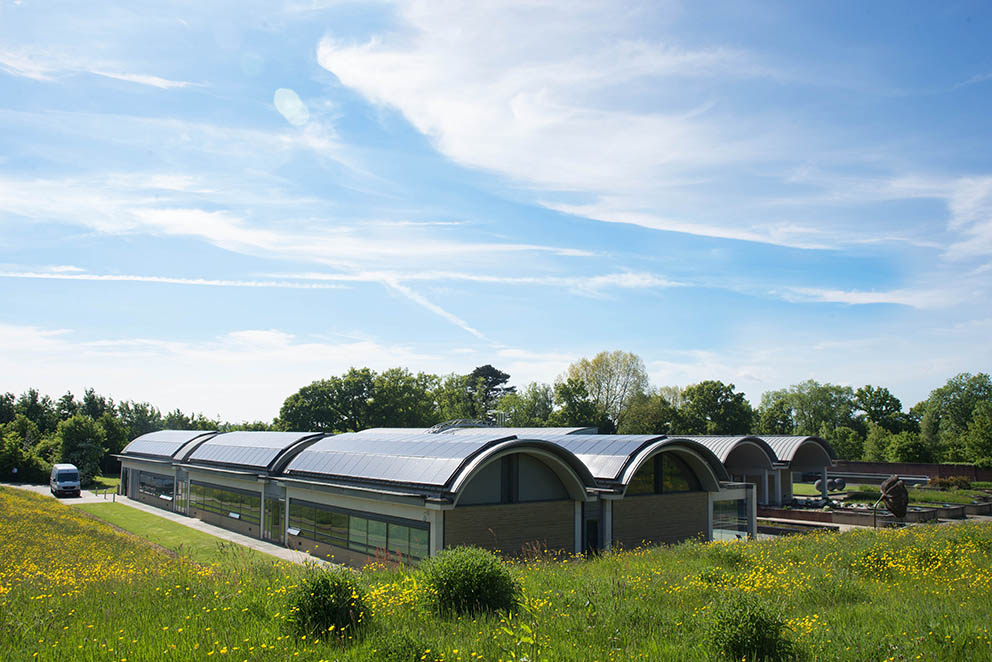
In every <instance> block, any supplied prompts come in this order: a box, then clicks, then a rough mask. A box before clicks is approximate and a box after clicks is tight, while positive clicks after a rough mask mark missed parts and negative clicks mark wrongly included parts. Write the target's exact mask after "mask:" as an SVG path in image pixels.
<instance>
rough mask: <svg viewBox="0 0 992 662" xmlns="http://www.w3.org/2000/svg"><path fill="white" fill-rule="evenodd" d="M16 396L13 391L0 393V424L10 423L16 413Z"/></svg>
mask: <svg viewBox="0 0 992 662" xmlns="http://www.w3.org/2000/svg"><path fill="white" fill-rule="evenodd" d="M15 402H16V398H15V397H14V394H13V393H9V392H8V393H0V425H4V424H6V423H10V422H11V421H12V420H14V416H16V415H17V409H16V408H15V406H14V403H15Z"/></svg>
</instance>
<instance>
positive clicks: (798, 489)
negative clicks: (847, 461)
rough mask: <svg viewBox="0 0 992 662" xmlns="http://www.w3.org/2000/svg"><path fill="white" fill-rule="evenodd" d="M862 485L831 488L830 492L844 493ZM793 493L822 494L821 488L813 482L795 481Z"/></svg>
mask: <svg viewBox="0 0 992 662" xmlns="http://www.w3.org/2000/svg"><path fill="white" fill-rule="evenodd" d="M858 487H860V485H848V486H847V487H845V488H844V489H842V490H831V491H830V492H828V494H843V493H844V492H846V491H848V490H850V489H855V488H858ZM792 493H793V494H794V495H796V496H820V490H818V489H816V488H815V487H813V484H812V483H793V484H792Z"/></svg>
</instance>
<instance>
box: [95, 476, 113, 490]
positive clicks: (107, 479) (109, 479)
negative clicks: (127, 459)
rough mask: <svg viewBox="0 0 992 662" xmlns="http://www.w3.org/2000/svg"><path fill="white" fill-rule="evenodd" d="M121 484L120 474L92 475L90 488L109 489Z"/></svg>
mask: <svg viewBox="0 0 992 662" xmlns="http://www.w3.org/2000/svg"><path fill="white" fill-rule="evenodd" d="M120 484H121V477H120V476H94V477H93V485H91V486H90V489H92V490H109V489H111V488H116V487H117V486H118V485H120Z"/></svg>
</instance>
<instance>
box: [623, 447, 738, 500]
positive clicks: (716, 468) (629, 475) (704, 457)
mask: <svg viewBox="0 0 992 662" xmlns="http://www.w3.org/2000/svg"><path fill="white" fill-rule="evenodd" d="M672 449H685V450H687V451H689V452H690V454H695V455H697V456H698V457H699V460H701V461H702V462H703V463H705V465H706V466H707V467H709V469H710V471H711V472H712V474H713V475H712V483H713V486H714V488H715V487H716V483H718V482H719V481H721V480H730V474H728V473H727V468H726V467H724V466H723V462H721V461H720V458H718V457H717V456H716V455H715V454H714V453H713V451H711V450H710V449H709V448H707V447H706V446H704V445H703V444H701V443H699V442H698V441H696V440H695V439H693V438H692V437H662V438H661V439H658V440H656V441H653V442H652V443H650V444H649V445H647V447H645V448H644V449H643V450H641V451H640V452H638V453H637V454H636V455H635V456H633V457H632V458H631V461H630V465H629V466H628V467H627V468H626V469H625V471H624V473H623V476H622V477H621V480H622V481H623V483H624V485H625V486H626V484H627V483H628V482H630V480H632V479H633V477H634V474H635V473H636V469H637V467H638V466H640V465H641V464H642V463H643V462H644V461H645V460H647V459H648V458H649V457H651V456H652V455H655V454H657V453H659V452H661V451H664V450H672ZM700 478H702V477H700Z"/></svg>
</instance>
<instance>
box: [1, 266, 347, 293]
mask: <svg viewBox="0 0 992 662" xmlns="http://www.w3.org/2000/svg"><path fill="white" fill-rule="evenodd" d="M62 269H63V270H66V269H68V270H73V271H80V270H79V269H78V268H77V267H62ZM0 278H27V279H39V280H87V281H99V282H122V283H161V284H167V285H199V286H207V287H264V288H275V289H297V290H330V289H339V288H342V287H345V286H344V285H336V284H330V283H300V282H293V281H284V280H282V281H280V280H229V279H215V278H176V277H174V276H138V275H129V274H88V273H63V272H61V271H56V272H44V271H40V272H38V271H0Z"/></svg>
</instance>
